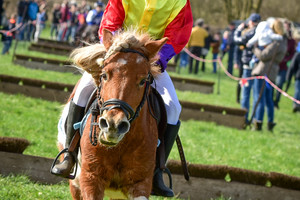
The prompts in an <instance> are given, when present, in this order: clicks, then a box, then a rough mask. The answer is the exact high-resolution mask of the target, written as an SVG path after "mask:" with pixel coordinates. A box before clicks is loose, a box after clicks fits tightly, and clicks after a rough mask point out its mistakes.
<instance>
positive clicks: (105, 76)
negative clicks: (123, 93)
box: [101, 73, 107, 81]
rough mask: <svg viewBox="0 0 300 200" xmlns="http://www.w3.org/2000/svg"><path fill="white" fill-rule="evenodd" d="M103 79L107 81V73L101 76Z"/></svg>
mask: <svg viewBox="0 0 300 200" xmlns="http://www.w3.org/2000/svg"><path fill="white" fill-rule="evenodd" d="M101 79H103V80H104V81H107V74H106V73H103V74H101Z"/></svg>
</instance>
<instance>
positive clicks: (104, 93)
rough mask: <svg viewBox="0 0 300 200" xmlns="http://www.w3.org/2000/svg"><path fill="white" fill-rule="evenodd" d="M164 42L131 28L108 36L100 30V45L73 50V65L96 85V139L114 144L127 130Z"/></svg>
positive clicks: (139, 106) (139, 108)
mask: <svg viewBox="0 0 300 200" xmlns="http://www.w3.org/2000/svg"><path fill="white" fill-rule="evenodd" d="M166 41H167V38H163V39H161V40H156V41H155V40H151V39H150V37H149V36H148V35H145V34H137V33H136V32H134V31H130V32H124V33H121V34H118V35H116V36H112V34H111V33H110V32H109V31H106V30H104V33H103V44H104V46H102V45H99V44H97V45H96V46H94V45H91V46H88V47H84V48H83V49H81V50H77V52H76V51H75V52H74V53H73V59H74V61H75V64H76V65H78V66H80V67H82V68H83V69H84V70H86V71H87V72H89V73H90V74H91V75H92V76H93V78H94V80H95V83H96V84H97V86H98V87H99V91H98V95H99V107H100V119H99V127H100V134H99V136H98V140H99V141H100V142H101V143H102V144H104V145H108V146H115V145H117V144H118V143H119V142H120V141H121V140H122V138H123V137H124V136H125V134H126V133H127V132H128V131H129V130H130V126H131V123H132V121H133V120H134V119H135V118H136V117H137V115H138V114H139V111H140V110H141V108H142V106H143V105H144V102H145V99H146V95H147V94H148V89H147V88H148V87H149V84H150V83H149V82H150V79H151V76H152V75H153V76H155V75H157V74H158V73H160V68H159V67H158V66H156V65H155V61H156V60H157V59H158V57H157V53H158V51H159V50H160V48H161V47H162V46H163V45H164V44H165V43H166ZM97 48H99V49H98V50H97ZM88 51H89V52H90V53H88ZM92 51H96V52H98V53H96V52H92ZM80 54H84V55H85V56H88V57H89V58H87V57H84V58H83V57H82V55H80ZM79 58H80V59H79Z"/></svg>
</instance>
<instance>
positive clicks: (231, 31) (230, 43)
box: [227, 22, 235, 74]
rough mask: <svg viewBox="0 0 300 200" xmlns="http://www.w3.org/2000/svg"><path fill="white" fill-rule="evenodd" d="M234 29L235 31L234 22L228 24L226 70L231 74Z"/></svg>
mask: <svg viewBox="0 0 300 200" xmlns="http://www.w3.org/2000/svg"><path fill="white" fill-rule="evenodd" d="M234 31H235V24H234V22H231V23H230V24H229V34H228V40H227V49H228V65H227V71H228V72H229V73H230V74H232V72H233V58H234V49H235V43H234V41H233V37H234Z"/></svg>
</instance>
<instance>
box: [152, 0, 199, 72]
mask: <svg viewBox="0 0 300 200" xmlns="http://www.w3.org/2000/svg"><path fill="white" fill-rule="evenodd" d="M192 27H193V16H192V11H191V5H190V1H189V0H188V1H187V3H186V5H185V6H184V7H183V8H182V9H181V11H180V12H179V14H178V15H177V16H176V17H175V19H174V20H173V21H172V22H171V23H170V24H169V25H168V26H167V28H166V30H165V34H164V37H168V38H169V40H168V42H167V43H166V44H165V45H164V46H163V47H162V49H161V50H160V52H159V55H160V59H159V61H158V63H159V64H160V65H161V67H162V70H165V69H166V67H167V63H168V61H169V60H170V59H171V58H172V57H173V56H174V55H175V54H178V53H180V51H181V50H182V49H183V48H184V47H185V45H186V44H187V43H188V41H189V38H190V35H191V31H192Z"/></svg>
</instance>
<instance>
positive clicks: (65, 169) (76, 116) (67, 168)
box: [51, 101, 84, 178]
mask: <svg viewBox="0 0 300 200" xmlns="http://www.w3.org/2000/svg"><path fill="white" fill-rule="evenodd" d="M83 114H84V107H80V106H78V105H76V104H75V103H74V102H73V101H71V102H70V108H69V113H68V117H67V127H66V144H65V146H66V148H68V147H69V146H70V143H71V141H72V139H73V136H74V134H75V130H74V128H73V124H75V123H76V122H79V121H81V119H82V117H83ZM77 150H78V148H77ZM74 156H75V155H73V154H71V153H69V152H66V153H65V157H64V160H63V161H62V162H61V163H59V164H56V165H55V166H54V167H53V168H52V170H51V173H52V174H55V175H58V176H62V177H64V178H67V177H68V176H69V175H70V173H71V171H72V169H73V167H74V164H75V157H74Z"/></svg>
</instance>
